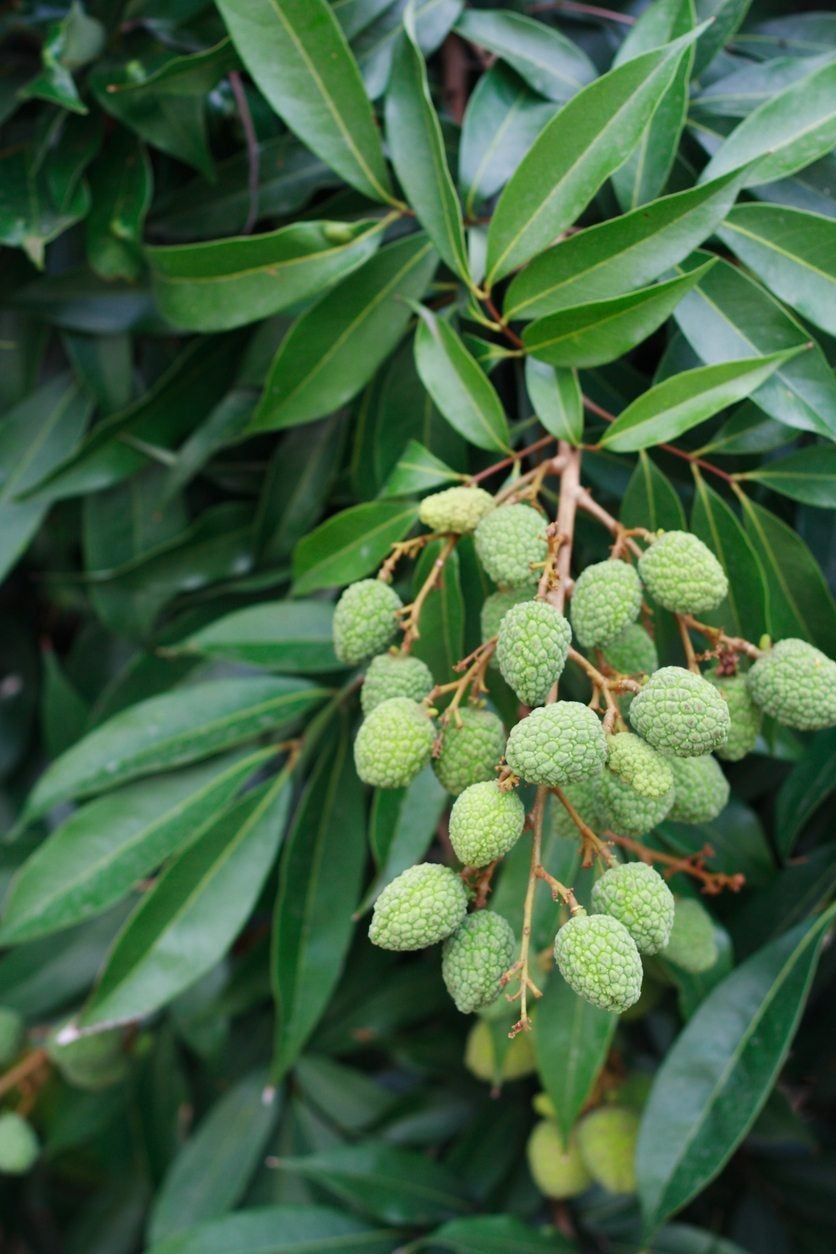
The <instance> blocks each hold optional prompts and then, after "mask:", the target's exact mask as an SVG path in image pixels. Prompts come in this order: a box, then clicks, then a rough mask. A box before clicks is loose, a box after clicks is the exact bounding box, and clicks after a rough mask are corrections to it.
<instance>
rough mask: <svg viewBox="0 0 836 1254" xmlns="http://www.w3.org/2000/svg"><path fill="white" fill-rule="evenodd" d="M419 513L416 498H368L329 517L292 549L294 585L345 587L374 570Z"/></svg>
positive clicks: (306, 588)
mask: <svg viewBox="0 0 836 1254" xmlns="http://www.w3.org/2000/svg"><path fill="white" fill-rule="evenodd" d="M417 518H418V506H417V505H416V503H415V502H414V501H367V502H366V503H365V504H363V505H354V506H352V508H351V509H345V510H343V511H342V513H340V514H335V515H334V516H333V517H332V518H329V519H327V520H326V521H325V522H324V523H322V524H321V525H320V526H319V527H317V528H316V530H315V531H312V532H311V533H310V535H307V536H304V537H303V539H302V540H300V541H299V543H298V544H297V546H296V550H295V552H294V554H293V575H294V584H293V590H294V592H295V593H296V594H297V595H302V594H303V593H306V592H315V591H316V590H317V588H335V587H342V586H343V585H344V584H347V583H351V582H353V580H355V579H362V578H363V576H364V575H368V574H371V573H372V572H373V571H375V570H376V569H377V567H378V566H379V565H380V563H381V562H382V561H383V559H384V557H385V556H386V554H387V553H388V552H389V549H390V548H391V546H392V545H393V544H394V543H395V541H396V540H402V539H403V537H404V536H405V535H406V533H407V532H408V531H409V530H411V528H412V526H413V524H414V523H415V522H416V521H417Z"/></svg>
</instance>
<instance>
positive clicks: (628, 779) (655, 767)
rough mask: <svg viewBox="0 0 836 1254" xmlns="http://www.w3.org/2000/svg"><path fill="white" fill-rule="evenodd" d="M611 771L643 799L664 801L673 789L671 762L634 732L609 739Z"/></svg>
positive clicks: (619, 734)
mask: <svg viewBox="0 0 836 1254" xmlns="http://www.w3.org/2000/svg"><path fill="white" fill-rule="evenodd" d="M607 767H608V769H609V770H610V771H612V773H613V774H614V775H617V776H618V777H619V779H621V780H623V781H624V783H625V784H629V785H630V786H631V788H633V789H634V791H635V792H637V793H639V794H640V795H641V796H642V797H663V796H664V795H665V793H667V792H670V790H671V787H672V785H673V776H672V774H671V768H670V765H669V763H668V761H667V760H666V759H665V758H663V757H662V755H661V753H657V751H656V750H655V749H653V748H651V746H650V745H649V744H648V743H647V741H646V740H642V738H641V736H636V735H634V734H633V732H620V733H618V734H617V735H610V736H607Z"/></svg>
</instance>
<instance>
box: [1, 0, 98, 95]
mask: <svg viewBox="0 0 836 1254" xmlns="http://www.w3.org/2000/svg"><path fill="white" fill-rule="evenodd" d="M104 42H105V31H104V27H103V26H102V25H101V23H100V22H97V21H96V19H95V18H92V17H88V16H87V14H86V13H85V12H84V8H83V6H82V5H81V4H79V3H75V4H72V5H71V6H70V9H69V11H68V12H67V14H66V16H65V17H62V18H61V19H60V21H57V22H51V23H50V25H49V26H48V27H47V31H46V38H45V39H44V42H43V44H42V45H41V70H40V72H39V73H38V74H37V75H36V76H35V77H34V78H33V79H30V81H29V82H28V83H27V84H26V86H25V87H24V88H22V89H21V91H20V96H21V97H22V98H23V99H24V100H31V99H33V98H37V99H40V100H46V101H48V102H49V103H50V104H55V105H58V106H60V107H61V108H63V109H70V110H72V111H73V112H74V113H87V106H86V105H85V104H84V103H83V102H82V100H81V97H80V96H79V94H78V88H77V87H76V84H75V81H74V79H73V76H72V71H73V70H76V69H80V68H81V67H82V66H84V65H86V64H87V63H88V61H92V60H93V59H94V57H97V56H98V55H99V53H100V52H101V50H102V47H103V45H104Z"/></svg>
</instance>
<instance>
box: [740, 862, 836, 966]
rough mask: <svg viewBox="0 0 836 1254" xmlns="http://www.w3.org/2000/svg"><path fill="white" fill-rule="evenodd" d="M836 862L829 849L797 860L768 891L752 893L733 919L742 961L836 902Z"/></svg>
mask: <svg viewBox="0 0 836 1254" xmlns="http://www.w3.org/2000/svg"><path fill="white" fill-rule="evenodd" d="M834 889H836V860H834V858H833V854H832V850H831V849H829V848H828V847H827V846H825V847H824V848H821V849H814V850H813V851H812V852H811V853H808V854H806V855H803V856H802V857H799V858H797V859H793V861H792V862H790V863H789V865H788V866H785V867H784V869H783V870H781V871H779V872H778V874H777V875H774V876H773V877H772V878H771V880H770V881H769V883H768V884H767V885H765V887H763V888H761V889H759V890H758V891H757V892H754V893H750V894H748V895H747V897H746V899H745V900H744V901H742V902H741V903H740V906H739V907H738V909H737V910H736V911H735V912H734V914H733V915H731V916H730V918H729V927H730V928H731V932H732V937H733V939H734V946H735V951H736V953H737V954H738V958H739V959H740V960H742V959H743V958H748V957H749V955H750V954H752V953H754V952H755V950H757V949H760V947H761V946H762V945H765V944H767V943H768V942H769V941H771V940H774V938H775V937H776V936H781V935H783V933H784V932H786V931H787V930H788V929H789V928H791V927H796V926H797V925H798V924H799V923H802V922H803V921H804V920H805V919H809V917H810V916H811V915H814V914H815V913H816V912H817V911H818V910H819V909H821V907H822V906H824V905H826V904H827V903H828V902H829V901H832V899H833V892H834Z"/></svg>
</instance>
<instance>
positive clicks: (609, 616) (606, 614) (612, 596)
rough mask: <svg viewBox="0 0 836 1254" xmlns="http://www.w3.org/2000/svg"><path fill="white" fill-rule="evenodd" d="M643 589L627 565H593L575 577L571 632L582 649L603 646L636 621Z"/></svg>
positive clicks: (622, 563)
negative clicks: (572, 631)
mask: <svg viewBox="0 0 836 1254" xmlns="http://www.w3.org/2000/svg"><path fill="white" fill-rule="evenodd" d="M641 606H642V589H641V583H640V581H639V577H638V575H637V574H636V572H635V569H634V568H633V567H632V566H630V565H629V564H628V563H627V562H620V561H613V560H612V559H608V560H607V561H605V562H596V563H595V564H594V565H592V566H587V568H586V570H584V571H582V573H581V574H580V575H579V576H578V579H577V582H576V583H575V587H574V590H573V592H572V604H571V615H572V629H573V630H574V633H575V635H576V636H577V638H578V640H579V641H580V643H581V644H582V645H583V646H584V648H592V647H593V646H595V645H597V646H599V647H603V646H605V645H608V644H609V643H610V642H611V641H613V640H615V639H616V638H617V637H618V636H619V634H620V633H621V632H622V631H623V630H624V628H625V627H627V625H628V624H629V623H633V622H635V620H636V619H637V618H638V616H639V610H640V609H641Z"/></svg>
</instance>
